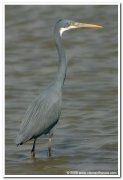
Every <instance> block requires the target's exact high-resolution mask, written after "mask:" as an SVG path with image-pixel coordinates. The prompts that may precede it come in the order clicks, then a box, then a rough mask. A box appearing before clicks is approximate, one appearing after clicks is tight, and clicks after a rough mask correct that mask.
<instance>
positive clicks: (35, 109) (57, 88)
mask: <svg viewBox="0 0 123 180" xmlns="http://www.w3.org/2000/svg"><path fill="white" fill-rule="evenodd" d="M78 28H102V26H100V25H96V24H87V23H80V22H76V21H73V20H67V19H61V20H59V21H58V22H57V23H56V25H55V28H54V37H55V42H56V48H57V52H58V59H59V65H58V72H57V74H56V77H55V80H54V81H53V82H52V83H51V84H50V86H48V87H47V88H46V90H45V91H44V92H43V93H41V94H39V95H38V96H37V97H36V98H34V100H33V101H32V103H31V104H30V105H29V107H28V109H27V111H26V113H25V115H24V117H23V120H22V123H21V125H20V130H19V132H18V135H17V139H16V144H17V146H18V145H22V144H24V143H26V142H27V141H29V140H32V139H33V140H34V142H33V147H32V150H31V155H32V156H33V157H35V145H36V140H37V138H38V137H40V136H42V135H49V136H48V137H49V143H48V156H49V157H50V156H51V139H52V136H53V129H54V126H55V125H56V124H57V122H58V121H59V118H60V114H61V105H62V91H63V85H64V81H65V78H66V71H67V60H66V56H65V51H64V46H63V40H62V35H63V32H65V31H68V30H70V29H78Z"/></svg>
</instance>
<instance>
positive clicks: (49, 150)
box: [48, 134, 53, 157]
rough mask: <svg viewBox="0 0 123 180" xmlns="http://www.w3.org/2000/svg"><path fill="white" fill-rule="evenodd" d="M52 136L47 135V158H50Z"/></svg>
mask: <svg viewBox="0 0 123 180" xmlns="http://www.w3.org/2000/svg"><path fill="white" fill-rule="evenodd" d="M52 136H53V134H50V135H49V142H48V157H51V142H52Z"/></svg>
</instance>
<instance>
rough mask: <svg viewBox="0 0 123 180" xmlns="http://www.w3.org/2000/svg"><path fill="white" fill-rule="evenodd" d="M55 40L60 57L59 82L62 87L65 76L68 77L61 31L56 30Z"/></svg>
mask: <svg viewBox="0 0 123 180" xmlns="http://www.w3.org/2000/svg"><path fill="white" fill-rule="evenodd" d="M55 41H56V47H57V51H58V57H59V66H58V73H57V83H58V85H59V86H60V87H61V88H62V87H63V84H64V80H65V77H66V71H67V61H66V56H65V51H64V47H63V42H62V38H61V35H60V32H58V31H56V32H55Z"/></svg>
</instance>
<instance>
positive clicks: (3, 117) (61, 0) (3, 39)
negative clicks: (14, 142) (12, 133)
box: [0, 0, 120, 178]
mask: <svg viewBox="0 0 123 180" xmlns="http://www.w3.org/2000/svg"><path fill="white" fill-rule="evenodd" d="M64 1H65V2H64ZM110 1H111V0H110ZM1 4H2V6H0V13H1V14H0V16H1V17H0V18H1V19H2V38H1V39H2V43H1V44H0V45H1V47H3V55H2V58H1V59H2V60H3V63H1V61H0V63H1V64H0V66H1V67H2V71H1V72H2V76H1V77H3V79H2V80H1V79H0V80H1V82H2V83H1V84H2V87H3V88H2V92H1V91H0V95H2V99H3V101H2V102H3V103H2V105H1V107H3V110H2V118H1V119H3V124H2V127H3V132H2V131H0V133H1V134H0V135H1V137H2V145H3V146H1V147H4V148H3V151H2V152H1V154H4V157H3V156H0V157H2V162H3V164H4V166H3V169H2V177H10V178H12V177H14V178H18V177H23V178H24V177H26V178H27V177H28V178H29V177H47V178H48V177H69V178H70V177H76V178H78V177H79V178H80V177H86V178H87V177H88V178H89V177H96V178H97V177H101V178H102V177H107V178H109V177H120V3H112V1H111V2H108V3H107V2H105V3H104V2H100V3H99V2H98V3H96V2H95V3H94V2H93V1H90V2H87V1H83V3H81V2H80V1H78V0H76V3H73V2H72V3H71V0H69V1H67V3H66V0H59V2H57V3H56V2H52V0H48V2H46V0H42V1H40V0H37V1H36V2H30V0H26V2H25V1H24V0H23V1H21V2H17V1H16V0H13V1H11V0H7V1H5V2H3V1H2V3H1ZM16 4H17V5H49V4H50V5H118V124H119V126H118V170H119V172H118V175H5V172H4V171H5V142H4V141H5V140H4V137H5V136H4V135H5V131H4V130H5V122H4V119H5V114H4V108H5V102H4V94H5V89H4V86H5V78H4V68H5V60H4V57H5V56H4V53H5V51H4V43H5V33H4V18H5V16H4V13H5V9H4V7H5V5H16ZM1 49H2V48H1ZM1 54H2V53H1Z"/></svg>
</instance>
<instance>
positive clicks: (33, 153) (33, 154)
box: [31, 139, 36, 157]
mask: <svg viewBox="0 0 123 180" xmlns="http://www.w3.org/2000/svg"><path fill="white" fill-rule="evenodd" d="M35 142H36V139H34V143H33V147H32V150H31V155H32V157H35Z"/></svg>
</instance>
